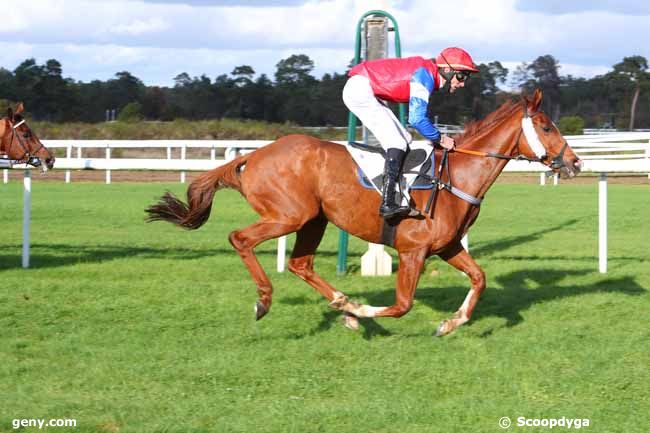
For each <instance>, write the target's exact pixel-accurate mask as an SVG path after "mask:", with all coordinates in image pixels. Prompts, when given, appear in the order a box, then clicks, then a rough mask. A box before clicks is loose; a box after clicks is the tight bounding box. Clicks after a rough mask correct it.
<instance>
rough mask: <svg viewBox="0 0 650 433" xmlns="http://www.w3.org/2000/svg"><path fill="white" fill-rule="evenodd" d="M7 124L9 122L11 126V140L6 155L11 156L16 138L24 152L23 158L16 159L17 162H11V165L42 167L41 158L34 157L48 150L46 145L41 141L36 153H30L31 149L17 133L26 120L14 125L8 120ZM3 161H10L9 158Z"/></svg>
mask: <svg viewBox="0 0 650 433" xmlns="http://www.w3.org/2000/svg"><path fill="white" fill-rule="evenodd" d="M7 122H9V125H10V126H11V139H10V140H9V145H8V148H7V149H6V150H5V153H6V154H7V155H8V154H9V150H10V149H11V147H12V146H13V144H14V138H16V139H17V141H18V144H19V145H20V147H21V148H22V150H23V152H24V153H23V156H22V157H21V158H19V159H15V160H10V163H11V164H28V165H31V166H33V167H39V166H40V165H41V160H40V158H39V157H37V156H34V155H36V154H37V153H38V151H39V150H41V149H43V148H44V149H46V150H47V148H46V147H45V145H43V143H42V142H41V141H40V140H38V142H39V147H38V148H37V149H36V150H35V151H33V152H30V150H29V147H28V146H27V145H26V144H25V142H24V141H23V139H22V137H21V136H20V133H18V131H17V129H18V127H19V126H20V125H22V124H24V123H25V119H22V120H20V121H19V122H16V123H14V124H13V125H11V120H9V119H7ZM1 159H9V158H8V157H7V158H1Z"/></svg>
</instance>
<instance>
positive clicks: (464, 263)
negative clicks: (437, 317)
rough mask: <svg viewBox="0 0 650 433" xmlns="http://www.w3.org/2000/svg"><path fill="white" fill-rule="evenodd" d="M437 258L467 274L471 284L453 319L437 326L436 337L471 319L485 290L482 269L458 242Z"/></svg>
mask: <svg viewBox="0 0 650 433" xmlns="http://www.w3.org/2000/svg"><path fill="white" fill-rule="evenodd" d="M439 256H440V257H441V258H442V259H443V260H445V261H446V262H447V263H449V264H450V265H452V266H453V267H455V268H456V269H458V270H460V271H462V272H464V273H465V274H467V276H468V277H469V278H470V280H471V282H472V288H471V289H470V290H469V293H467V296H466V297H465V300H464V301H463V304H462V305H461V306H460V308H459V309H458V311H456V313H455V314H454V315H453V317H452V318H451V319H447V320H443V321H442V322H441V323H440V326H438V330H437V331H436V336H442V335H447V334H449V333H451V332H452V331H453V330H455V329H456V328H458V327H459V326H460V325H462V324H463V323H465V322H467V321H468V320H469V319H470V317H472V312H473V311H474V307H476V303H477V302H478V298H479V297H480V296H481V293H482V292H483V290H484V289H485V272H483V269H481V267H480V266H479V265H478V264H477V263H476V262H475V261H474V259H473V258H472V256H470V255H469V253H468V252H467V251H465V249H464V248H463V246H462V245H461V244H460V242H458V243H457V244H455V245H453V246H452V247H451V248H448V249H446V250H445V251H443V252H442V253H440V254H439Z"/></svg>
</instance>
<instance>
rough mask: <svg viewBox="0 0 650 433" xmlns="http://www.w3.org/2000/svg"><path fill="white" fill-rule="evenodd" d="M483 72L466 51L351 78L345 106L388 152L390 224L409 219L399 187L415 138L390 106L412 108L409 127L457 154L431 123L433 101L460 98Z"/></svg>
mask: <svg viewBox="0 0 650 433" xmlns="http://www.w3.org/2000/svg"><path fill="white" fill-rule="evenodd" d="M475 72H478V69H477V68H476V65H475V64H474V61H473V60H472V57H471V56H470V55H469V54H468V53H467V51H465V50H463V49H462V48H456V47H451V48H445V49H444V50H442V52H441V53H440V54H439V55H438V56H437V57H436V58H435V59H424V58H422V57H407V58H396V59H380V60H371V61H367V62H363V63H359V64H358V65H356V66H354V67H353V68H352V69H351V70H350V72H349V73H348V75H349V77H350V78H349V79H348V81H347V83H346V84H345V87H344V88H343V102H344V103H345V105H346V106H347V107H348V109H349V110H350V111H351V112H352V113H354V114H355V115H356V116H357V117H358V118H359V119H360V120H361V122H363V125H364V126H365V127H366V128H368V129H369V130H370V131H371V132H372V133H373V134H374V136H375V137H376V138H377V140H379V143H380V144H381V147H382V148H383V149H384V150H385V151H386V162H385V165H384V181H383V185H382V202H381V207H380V208H379V214H380V215H381V216H382V217H384V218H391V217H394V216H398V215H406V214H408V213H409V212H410V207H409V206H401V197H399V196H396V194H395V191H396V189H395V188H396V184H397V182H398V180H399V174H400V170H401V168H402V163H403V162H404V156H405V155H406V150H407V148H408V145H409V144H410V143H411V141H412V137H411V134H409V133H408V131H406V129H404V127H403V126H402V125H401V123H400V122H399V121H398V120H397V118H396V117H395V115H394V114H393V112H392V110H391V109H390V108H388V107H387V106H386V105H385V102H384V101H390V102H408V104H409V124H410V125H411V126H412V127H414V128H415V129H416V130H417V131H418V132H419V133H420V134H421V135H422V136H423V137H424V138H426V139H427V140H429V141H430V142H431V143H432V144H435V143H439V144H440V146H442V147H444V148H445V149H453V147H454V139H453V138H451V137H448V136H447V135H442V136H441V134H440V132H439V131H438V129H437V128H436V127H435V125H433V124H432V123H431V121H430V120H429V118H428V117H427V108H428V105H429V96H430V94H431V92H433V91H436V90H441V89H442V90H447V91H448V92H449V93H454V92H455V91H456V90H457V89H458V88H460V87H464V86H465V81H466V80H467V78H469V76H470V74H471V73H475Z"/></svg>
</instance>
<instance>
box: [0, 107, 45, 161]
mask: <svg viewBox="0 0 650 433" xmlns="http://www.w3.org/2000/svg"><path fill="white" fill-rule="evenodd" d="M23 111H24V107H23V104H22V103H19V104H18V106H17V107H16V111H13V110H12V109H11V108H9V109H8V110H7V117H4V118H2V119H0V163H2V162H4V163H5V164H3V166H7V167H10V166H11V165H13V164H29V165H33V166H34V167H41V170H42V171H47V170H48V169H51V168H52V167H54V160H55V158H54V155H52V152H50V151H49V149H48V148H47V147H45V146H44V145H43V143H41V140H39V138H38V137H37V136H36V134H34V132H33V131H32V130H31V129H30V128H29V126H27V123H26V122H25V119H24V118H23Z"/></svg>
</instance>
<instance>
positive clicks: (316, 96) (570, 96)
mask: <svg viewBox="0 0 650 433" xmlns="http://www.w3.org/2000/svg"><path fill="white" fill-rule="evenodd" d="M350 66H351V65H348V69H349V68H350ZM479 69H480V74H479V75H478V76H477V77H473V78H472V79H470V80H469V81H468V83H467V85H466V87H465V88H464V89H462V90H461V91H459V92H457V93H456V94H455V95H454V96H453V97H449V96H447V95H442V94H440V93H439V92H434V93H433V94H432V96H431V98H432V101H431V104H430V107H431V112H430V115H431V117H432V118H434V116H437V117H436V118H437V120H438V121H439V122H440V123H448V124H462V123H463V122H465V121H467V120H471V119H477V118H481V117H484V116H485V115H486V114H488V113H489V112H491V111H493V110H494V109H496V108H497V107H498V106H499V105H500V104H501V103H503V102H504V101H505V100H506V99H507V98H511V97H514V96H516V95H517V94H518V93H519V92H522V91H524V92H527V93H532V91H533V89H534V88H541V89H542V91H543V92H544V101H543V108H544V110H545V112H546V113H548V114H549V115H551V117H552V118H553V119H554V120H555V121H556V122H558V121H559V120H560V119H561V118H563V117H565V118H566V117H573V118H576V117H578V118H580V121H581V122H583V123H584V126H585V127H616V128H624V129H627V128H650V92H648V90H649V89H650V73H649V72H648V62H647V60H646V59H645V58H644V57H642V56H630V57H625V58H623V60H622V61H621V62H619V63H617V64H615V65H613V66H612V68H611V70H610V71H609V72H607V73H606V74H603V75H599V76H596V77H593V78H589V79H587V78H579V77H573V76H571V75H566V76H565V75H560V73H559V71H560V63H559V62H558V60H557V59H555V58H554V57H553V56H552V55H544V56H540V57H538V58H537V59H535V60H534V61H533V62H531V63H522V64H521V65H519V66H518V67H517V68H516V69H515V70H514V71H512V73H510V71H509V70H508V69H507V68H505V67H504V66H503V65H502V64H501V63H500V62H498V61H494V62H490V63H486V64H480V65H479ZM313 70H314V62H313V61H312V60H311V59H310V58H309V57H308V56H306V55H304V54H295V55H291V56H289V57H287V58H286V59H282V60H280V61H279V62H278V63H277V65H276V71H275V73H274V76H273V79H271V78H269V77H268V76H267V75H266V74H261V75H259V76H256V73H255V70H254V69H253V68H252V67H251V66H248V65H240V66H236V67H234V68H233V70H232V72H231V73H230V74H222V75H219V76H217V77H216V78H214V79H211V78H210V77H209V76H207V75H205V74H204V75H201V76H200V77H191V76H190V75H189V74H187V73H182V74H179V75H178V76H176V77H175V78H174V85H173V87H160V86H147V85H145V84H144V83H143V82H142V81H141V80H140V79H139V78H137V77H135V76H134V75H133V74H131V73H130V72H127V71H122V72H118V73H116V74H115V76H114V78H112V79H109V80H107V81H100V80H94V81H91V82H89V83H84V82H81V81H76V80H74V79H72V78H64V77H63V67H62V65H61V63H60V62H59V61H57V60H55V59H51V60H48V61H46V62H45V64H42V65H39V64H37V62H36V61H35V59H33V58H32V59H26V60H25V61H23V62H22V63H21V64H20V65H18V67H16V68H15V69H14V70H13V71H10V70H8V69H5V68H0V102H2V101H4V102H2V103H3V104H4V105H7V104H9V103H10V102H16V101H23V102H24V103H25V105H26V107H27V109H28V111H29V112H30V114H31V116H32V117H33V118H35V119H36V120H42V121H51V122H101V121H104V120H105V113H106V110H107V109H116V110H117V112H118V113H119V114H118V119H122V120H141V119H144V120H162V121H166V120H174V119H188V120H202V119H218V118H238V119H255V120H264V121H269V122H281V123H282V122H292V123H296V124H298V125H303V126H345V125H346V124H347V119H348V112H347V110H346V108H345V106H344V105H343V102H342V101H341V91H342V89H343V86H344V84H345V81H346V79H347V70H346V71H342V72H341V73H333V74H329V73H328V74H324V75H323V76H322V77H321V78H320V79H318V78H316V77H314V76H313V74H312V72H313ZM506 84H508V85H509V88H512V89H516V90H515V91H513V92H508V91H504V90H502V88H503V87H504V85H506ZM0 108H2V107H0Z"/></svg>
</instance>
